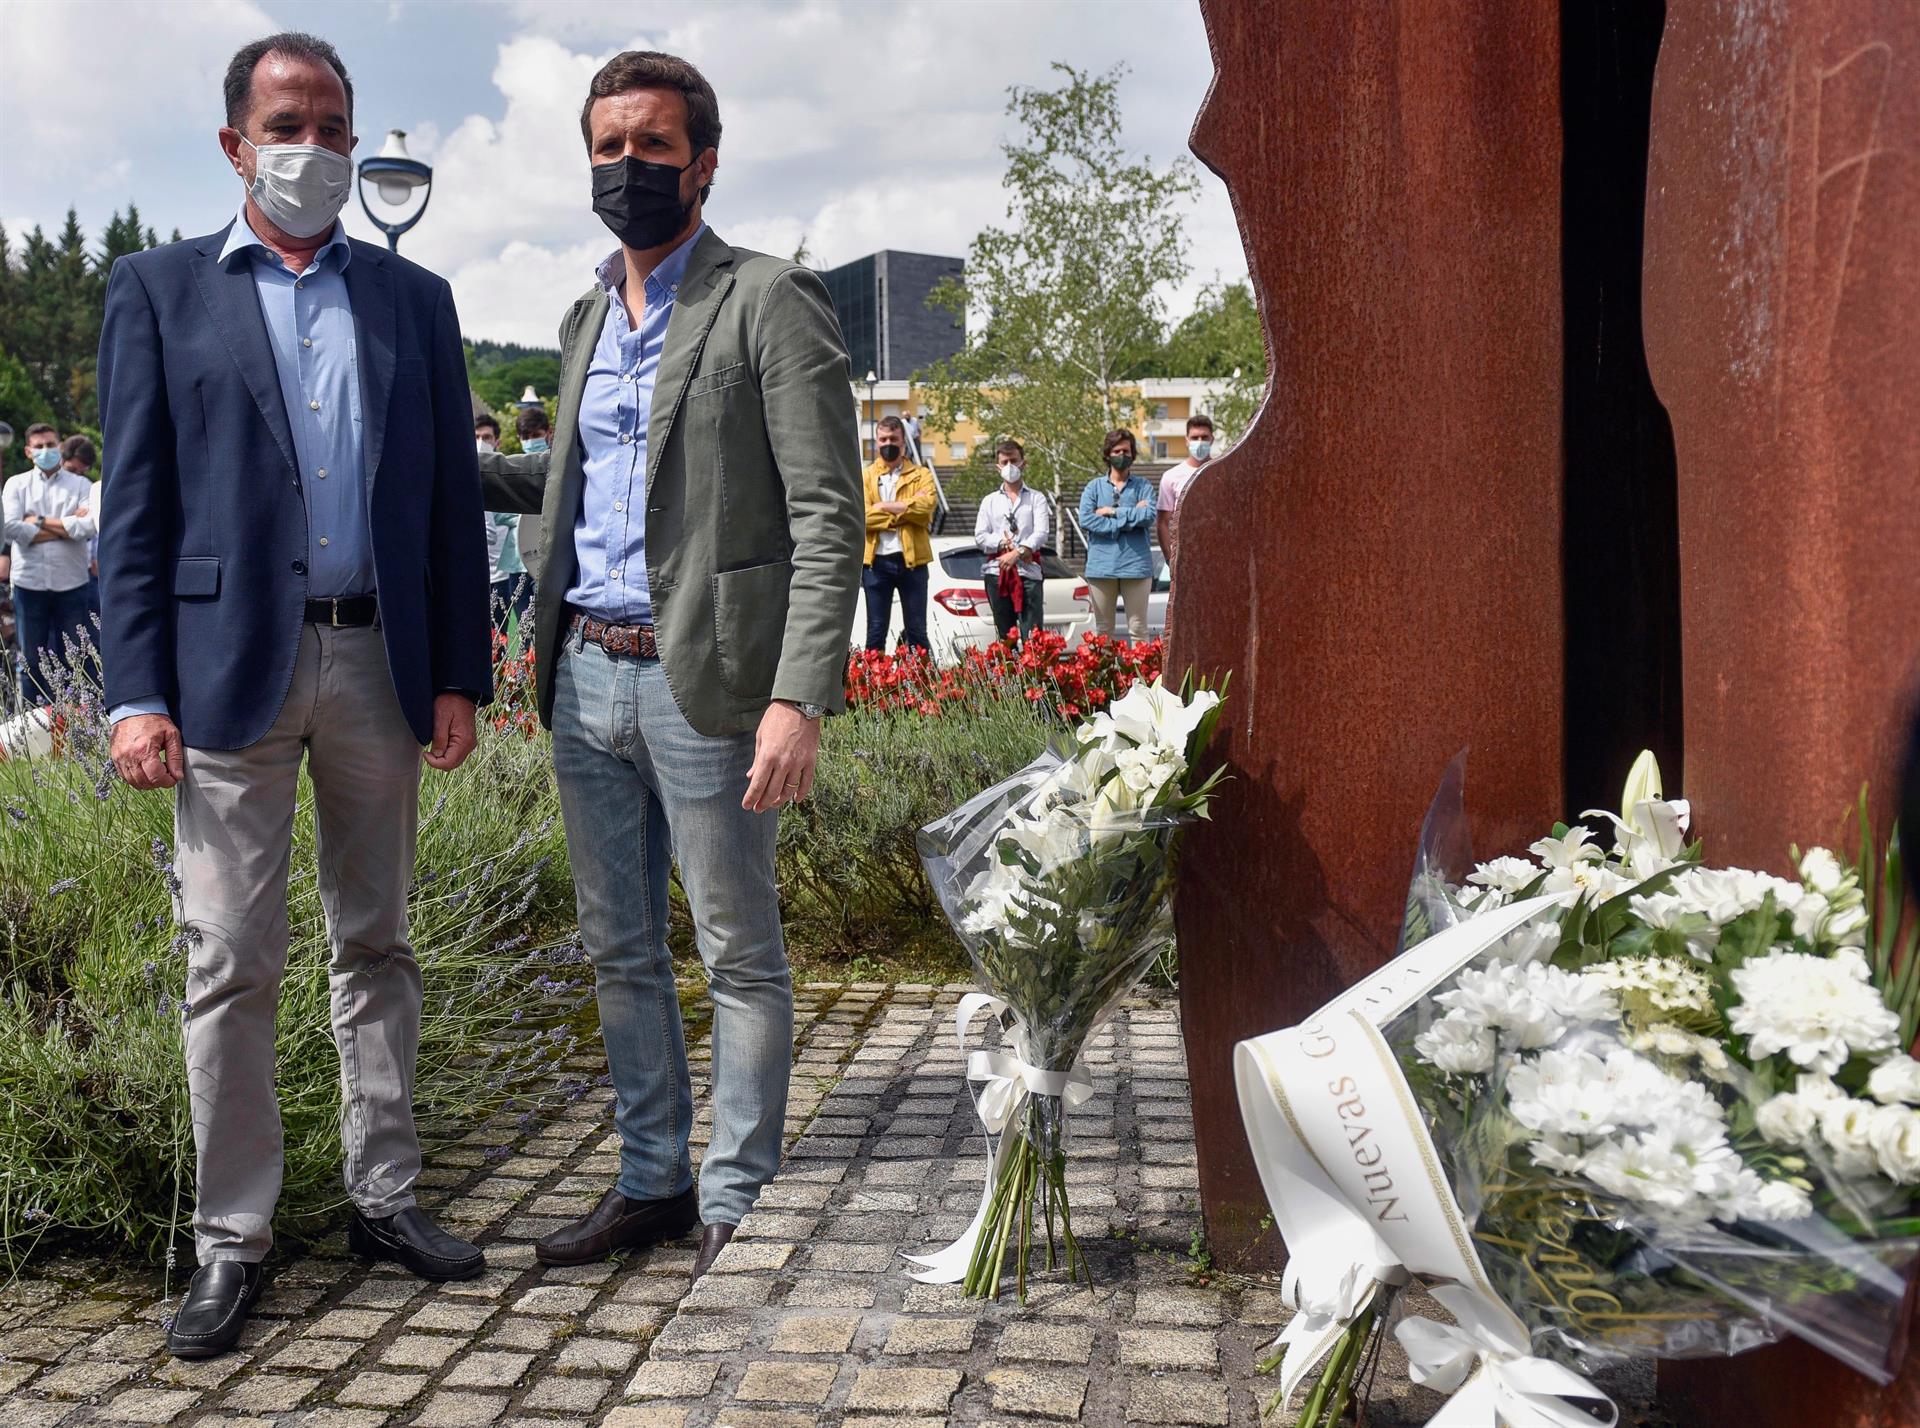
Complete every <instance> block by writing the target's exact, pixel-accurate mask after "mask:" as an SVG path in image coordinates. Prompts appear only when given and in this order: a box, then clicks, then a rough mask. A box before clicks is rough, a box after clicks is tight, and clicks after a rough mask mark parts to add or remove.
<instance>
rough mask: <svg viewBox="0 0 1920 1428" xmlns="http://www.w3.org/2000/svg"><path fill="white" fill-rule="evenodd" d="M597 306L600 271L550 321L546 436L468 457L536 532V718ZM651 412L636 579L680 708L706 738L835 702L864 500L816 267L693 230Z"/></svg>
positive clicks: (567, 547) (549, 693) (851, 415)
mask: <svg viewBox="0 0 1920 1428" xmlns="http://www.w3.org/2000/svg"><path fill="white" fill-rule="evenodd" d="M606 314H607V295H606V293H605V291H604V290H603V289H602V288H600V287H599V286H598V285H597V284H596V285H595V286H594V288H593V290H592V291H591V292H589V293H587V294H586V295H585V296H583V297H581V298H580V299H578V300H577V301H576V302H575V303H574V304H573V306H572V307H571V308H570V309H569V310H568V312H567V316H566V320H565V321H564V322H563V323H562V324H561V328H560V352H561V356H560V395H559V402H558V411H557V419H556V421H555V423H554V434H553V449H552V450H551V451H547V452H535V453H530V454H524V455H519V456H500V455H492V456H489V455H487V454H485V453H482V455H481V458H480V473H481V484H482V486H483V487H484V491H485V498H486V499H485V505H486V508H487V509H488V510H491V511H520V512H532V511H538V512H539V513H540V516H541V520H542V524H543V528H544V530H545V548H544V549H543V550H542V551H541V552H540V557H539V561H538V568H536V569H534V570H533V571H532V573H533V577H534V579H535V581H536V582H537V584H538V596H537V599H536V601H535V608H536V614H535V620H534V649H535V651H536V657H537V664H536V666H535V679H536V684H537V688H538V693H539V700H540V720H541V722H542V723H544V724H546V725H547V726H548V727H549V728H551V727H552V725H553V671H554V660H555V656H556V655H557V654H558V652H559V650H560V643H561V638H562V620H563V616H564V613H565V601H566V592H567V590H568V589H569V588H571V586H572V585H573V582H574V576H575V571H576V567H575V560H574V546H573V528H574V522H575V520H576V518H577V517H578V515H579V513H580V503H581V499H582V492H583V491H584V489H585V485H586V477H585V475H584V473H583V471H582V468H581V459H580V447H579V442H578V441H577V439H576V428H577V425H578V421H579V415H580V398H581V392H582V390H583V389H584V387H585V385H586V375H587V366H588V364H589V362H590V361H591V360H592V357H593V350H594V346H595V344H596V343H597V342H598V340H599V337H600V329H601V326H602V324H603V322H604V321H605V319H606ZM648 422H649V425H648V428H647V486H646V502H647V512H646V515H647V583H648V587H649V589H650V591H651V593H652V598H653V623H654V638H655V640H656V642H657V643H658V645H659V647H660V662H661V665H662V667H663V669H664V670H665V672H666V676H667V684H668V685H669V687H670V688H671V689H672V690H673V697H674V700H675V702H676V703H677V704H678V705H679V706H680V712H681V713H682V714H684V715H685V716H686V719H687V722H688V723H689V724H691V725H692V726H693V727H694V728H695V729H696V730H698V731H699V732H700V733H702V734H708V735H720V734H738V733H744V732H747V731H748V730H751V729H753V728H755V727H756V726H757V725H758V723H759V719H760V716H761V714H763V713H764V712H765V710H766V707H767V705H768V703H769V702H771V701H772V700H775V699H786V700H791V701H793V702H795V703H799V704H821V705H825V706H826V707H827V708H828V709H829V710H832V711H834V712H839V711H840V710H842V709H844V708H845V688H846V683H845V681H846V660H847V632H848V630H849V629H850V628H851V627H852V624H853V610H854V603H855V601H856V599H857V598H858V595H859V591H860V561H861V553H862V550H863V544H864V538H865V513H866V506H865V500H864V498H863V495H862V492H861V486H860V440H859V428H858V419H857V417H856V414H855V412H854V405H853V397H852V388H851V386H850V384H849V378H848V368H847V349H846V346H845V344H844V343H843V342H842V341H841V338H840V326H839V323H838V322H837V321H836V320H835V318H834V315H833V303H832V301H831V300H830V299H829V298H828V296H827V289H826V286H825V284H823V283H822V282H821V281H820V278H819V276H818V275H817V274H815V273H814V272H812V271H811V270H809V269H807V268H803V267H800V266H798V265H797V264H794V263H790V262H787V261H786V260H784V259H781V258H772V257H768V256H767V255H766V254H764V253H751V252H748V251H746V250H745V249H740V248H732V247H729V246H728V245H727V244H725V243H723V242H721V241H720V239H719V238H717V237H715V236H714V234H713V232H712V231H711V230H709V231H707V232H706V233H704V234H702V235H701V237H700V241H699V242H698V243H696V244H695V245H694V249H693V253H692V254H691V256H690V258H689V260H688V263H687V271H686V275H685V276H684V277H683V278H682V279H681V282H680V292H679V296H678V299H677V301H676V302H675V305H674V310H673V316H672V317H671V318H670V319H668V322H667V337H666V346H665V348H664V350H663V351H662V352H661V355H660V369H659V373H658V376H657V378H656V380H655V382H654V388H653V406H652V410H651V413H650V415H649V418H648Z"/></svg>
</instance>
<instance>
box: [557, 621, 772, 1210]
mask: <svg viewBox="0 0 1920 1428" xmlns="http://www.w3.org/2000/svg"><path fill="white" fill-rule="evenodd" d="M553 690H554V707H553V769H554V774H555V776H556V778H557V780H558V783H559V787H560V811H561V813H562V815H563V816H564V818H565V820H566V825H567V851H568V856H569V858H570V859H571V861H572V864H573V881H574V894H575V898H576V901H577V903H578V906H579V910H580V936H581V939H582V940H583V941H584V942H585V943H586V948H587V954H588V956H589V957H591V958H592V960H593V969H594V979H595V982H596V985H597V988H598V994H599V1001H600V1031H601V1035H602V1037H603V1038H604V1040H605V1042H606V1047H607V1067H608V1070H610V1071H611V1072H612V1073H613V1089H614V1101H615V1110H614V1122H615V1124H616V1125H617V1126H618V1128H619V1131H620V1180H619V1185H618V1188H619V1190H620V1193H621V1194H623V1195H626V1196H628V1197H630V1198H632V1199H635V1200H659V1199H664V1198H666V1197H668V1196H672V1195H678V1194H680V1193H681V1192H682V1191H684V1190H686V1189H687V1187H688V1186H689V1185H691V1184H692V1183H693V1167H692V1162H691V1160H690V1159H689V1156H688V1149H687V1133H688V1131H689V1130H690V1129H691V1127H692V1124H693V1088H692V1085H691V1083H690V1082H689V1080H688V1076H687V1048H686V1038H685V1033H684V1031H683V1030H682V1028H681V1025H680V1001H679V997H678V996H677V994H676V992H675V988H674V982H673V960H672V957H671V956H670V954H669V953H668V950H667V917H668V906H667V871H668V863H669V860H670V859H672V858H674V857H676V856H677V857H678V859H679V862H680V881H681V884H682V885H683V886H684V887H685V888H686V893H687V902H688V903H689V905H690V907H691V910H692V913H693V925H694V936H695V939H696V941H697V942H698V944H699V949H700V958H701V961H703V962H704V963H705V964H706V969H707V989H708V994H709V995H710V996H711V997H712V999H713V1134H712V1138H711V1140H710V1141H709V1143H708V1145H707V1152H706V1156H705V1158H704V1160H703V1161H702V1163H701V1166H700V1218H701V1219H702V1220H704V1221H705V1222H706V1223H707V1224H710V1225H713V1224H727V1225H737V1224H739V1223H740V1220H741V1217H742V1216H744V1215H745V1214H746V1213H747V1211H748V1210H750V1209H752V1208H753V1202H754V1201H755V1200H756V1199H757V1198H758V1197H759V1194H760V1189H761V1187H762V1186H764V1185H765V1184H766V1183H767V1182H768V1181H769V1180H771V1179H772V1178H773V1173H774V1171H775V1170H777V1169H779V1166H780V1142H781V1131H782V1126H783V1123H784V1122H785V1120H786V1114H787V1079H788V1074H789V1070H790V1068H791V1064H792V1061H793V980H792V977H791V976H790V975H789V973H788V970H787V949H786V942H785V939H784V938H783V937H782V935H781V930H780V895H779V889H778V887H777V885H776V883H775V880H774V868H773V858H774V843H775V840H776V839H777V837H778V835H779V830H780V816H779V814H778V813H777V812H768V813H749V812H747V811H746V810H745V809H743V808H742V807H741V806H740V800H741V798H742V797H743V796H745V794H746V791H747V774H748V771H749V770H750V769H751V768H752V766H753V735H752V734H737V735H730V736H727V737H724V738H710V737H708V736H707V735H704V734H700V733H696V732H695V731H694V729H693V728H692V726H691V725H689V724H688V723H687V721H686V719H685V718H684V717H683V716H682V715H681V713H680V709H679V706H678V705H676V704H675V703H674V702H673V693H672V691H671V690H669V689H668V688H667V678H666V674H665V673H664V671H662V669H661V668H660V663H659V661H658V660H641V659H636V658H632V657H629V656H625V655H610V654H608V653H607V652H606V651H605V650H603V649H601V648H600V647H599V646H598V645H592V644H587V643H585V642H584V641H583V640H582V639H581V638H580V637H579V636H578V635H569V636H568V637H567V639H566V641H565V644H564V646H563V648H562V649H561V651H560V658H559V664H558V667H557V669H556V670H555V673H554V683H553Z"/></svg>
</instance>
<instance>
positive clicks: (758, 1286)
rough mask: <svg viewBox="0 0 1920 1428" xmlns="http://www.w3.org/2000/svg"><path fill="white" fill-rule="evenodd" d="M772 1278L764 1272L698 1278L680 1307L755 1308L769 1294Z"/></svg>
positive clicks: (763, 1301) (772, 1285) (763, 1302)
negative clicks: (759, 1273) (761, 1273)
mask: <svg viewBox="0 0 1920 1428" xmlns="http://www.w3.org/2000/svg"><path fill="white" fill-rule="evenodd" d="M773 1290H774V1281H773V1280H772V1279H771V1278H769V1277H767V1276H765V1275H751V1274H709V1275H704V1276H702V1277H701V1279H700V1280H699V1282H698V1283H696V1284H695V1285H694V1286H693V1288H692V1289H690V1290H689V1291H687V1297H686V1298H685V1299H682V1300H681V1301H680V1307H681V1308H682V1309H754V1308H758V1307H759V1306H760V1305H762V1304H765V1303H766V1302H767V1300H768V1299H769V1298H771V1297H772V1295H773Z"/></svg>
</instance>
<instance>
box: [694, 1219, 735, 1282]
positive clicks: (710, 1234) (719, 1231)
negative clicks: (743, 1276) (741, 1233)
mask: <svg viewBox="0 0 1920 1428" xmlns="http://www.w3.org/2000/svg"><path fill="white" fill-rule="evenodd" d="M736 1228H738V1227H737V1226H735V1225H708V1226H707V1228H706V1229H705V1230H704V1231H703V1232H702V1233H701V1235H700V1253H699V1254H698V1255H697V1256H695V1257H694V1261H693V1277H694V1278H695V1279H698V1278H700V1276H701V1275H703V1274H705V1273H706V1272H707V1271H708V1270H710V1269H712V1268H713V1262H714V1261H715V1260H716V1259H718V1258H720V1251H721V1250H723V1249H725V1248H726V1247H727V1246H728V1244H730V1243H731V1242H732V1240H733V1232H734V1230H735V1229H736Z"/></svg>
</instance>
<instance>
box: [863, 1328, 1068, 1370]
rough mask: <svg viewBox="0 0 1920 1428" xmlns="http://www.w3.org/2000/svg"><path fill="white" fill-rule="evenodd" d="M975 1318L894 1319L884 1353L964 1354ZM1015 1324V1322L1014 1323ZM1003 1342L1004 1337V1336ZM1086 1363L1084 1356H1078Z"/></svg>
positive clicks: (971, 1336)
mask: <svg viewBox="0 0 1920 1428" xmlns="http://www.w3.org/2000/svg"><path fill="white" fill-rule="evenodd" d="M977 1324H978V1321H977V1320H974V1319H896V1320H894V1322H893V1327H892V1328H891V1329H890V1330H888V1331H887V1341H886V1343H885V1344H884V1345H882V1346H881V1350H880V1352H882V1353H884V1354H964V1353H966V1352H967V1351H968V1350H969V1349H971V1348H972V1347H973V1331H974V1329H975V1328H976V1327H977ZM1016 1327H1017V1326H1016ZM1003 1342H1004V1337H1003ZM1080 1362H1081V1363H1085V1362H1086V1360H1085V1359H1082V1360H1080Z"/></svg>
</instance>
